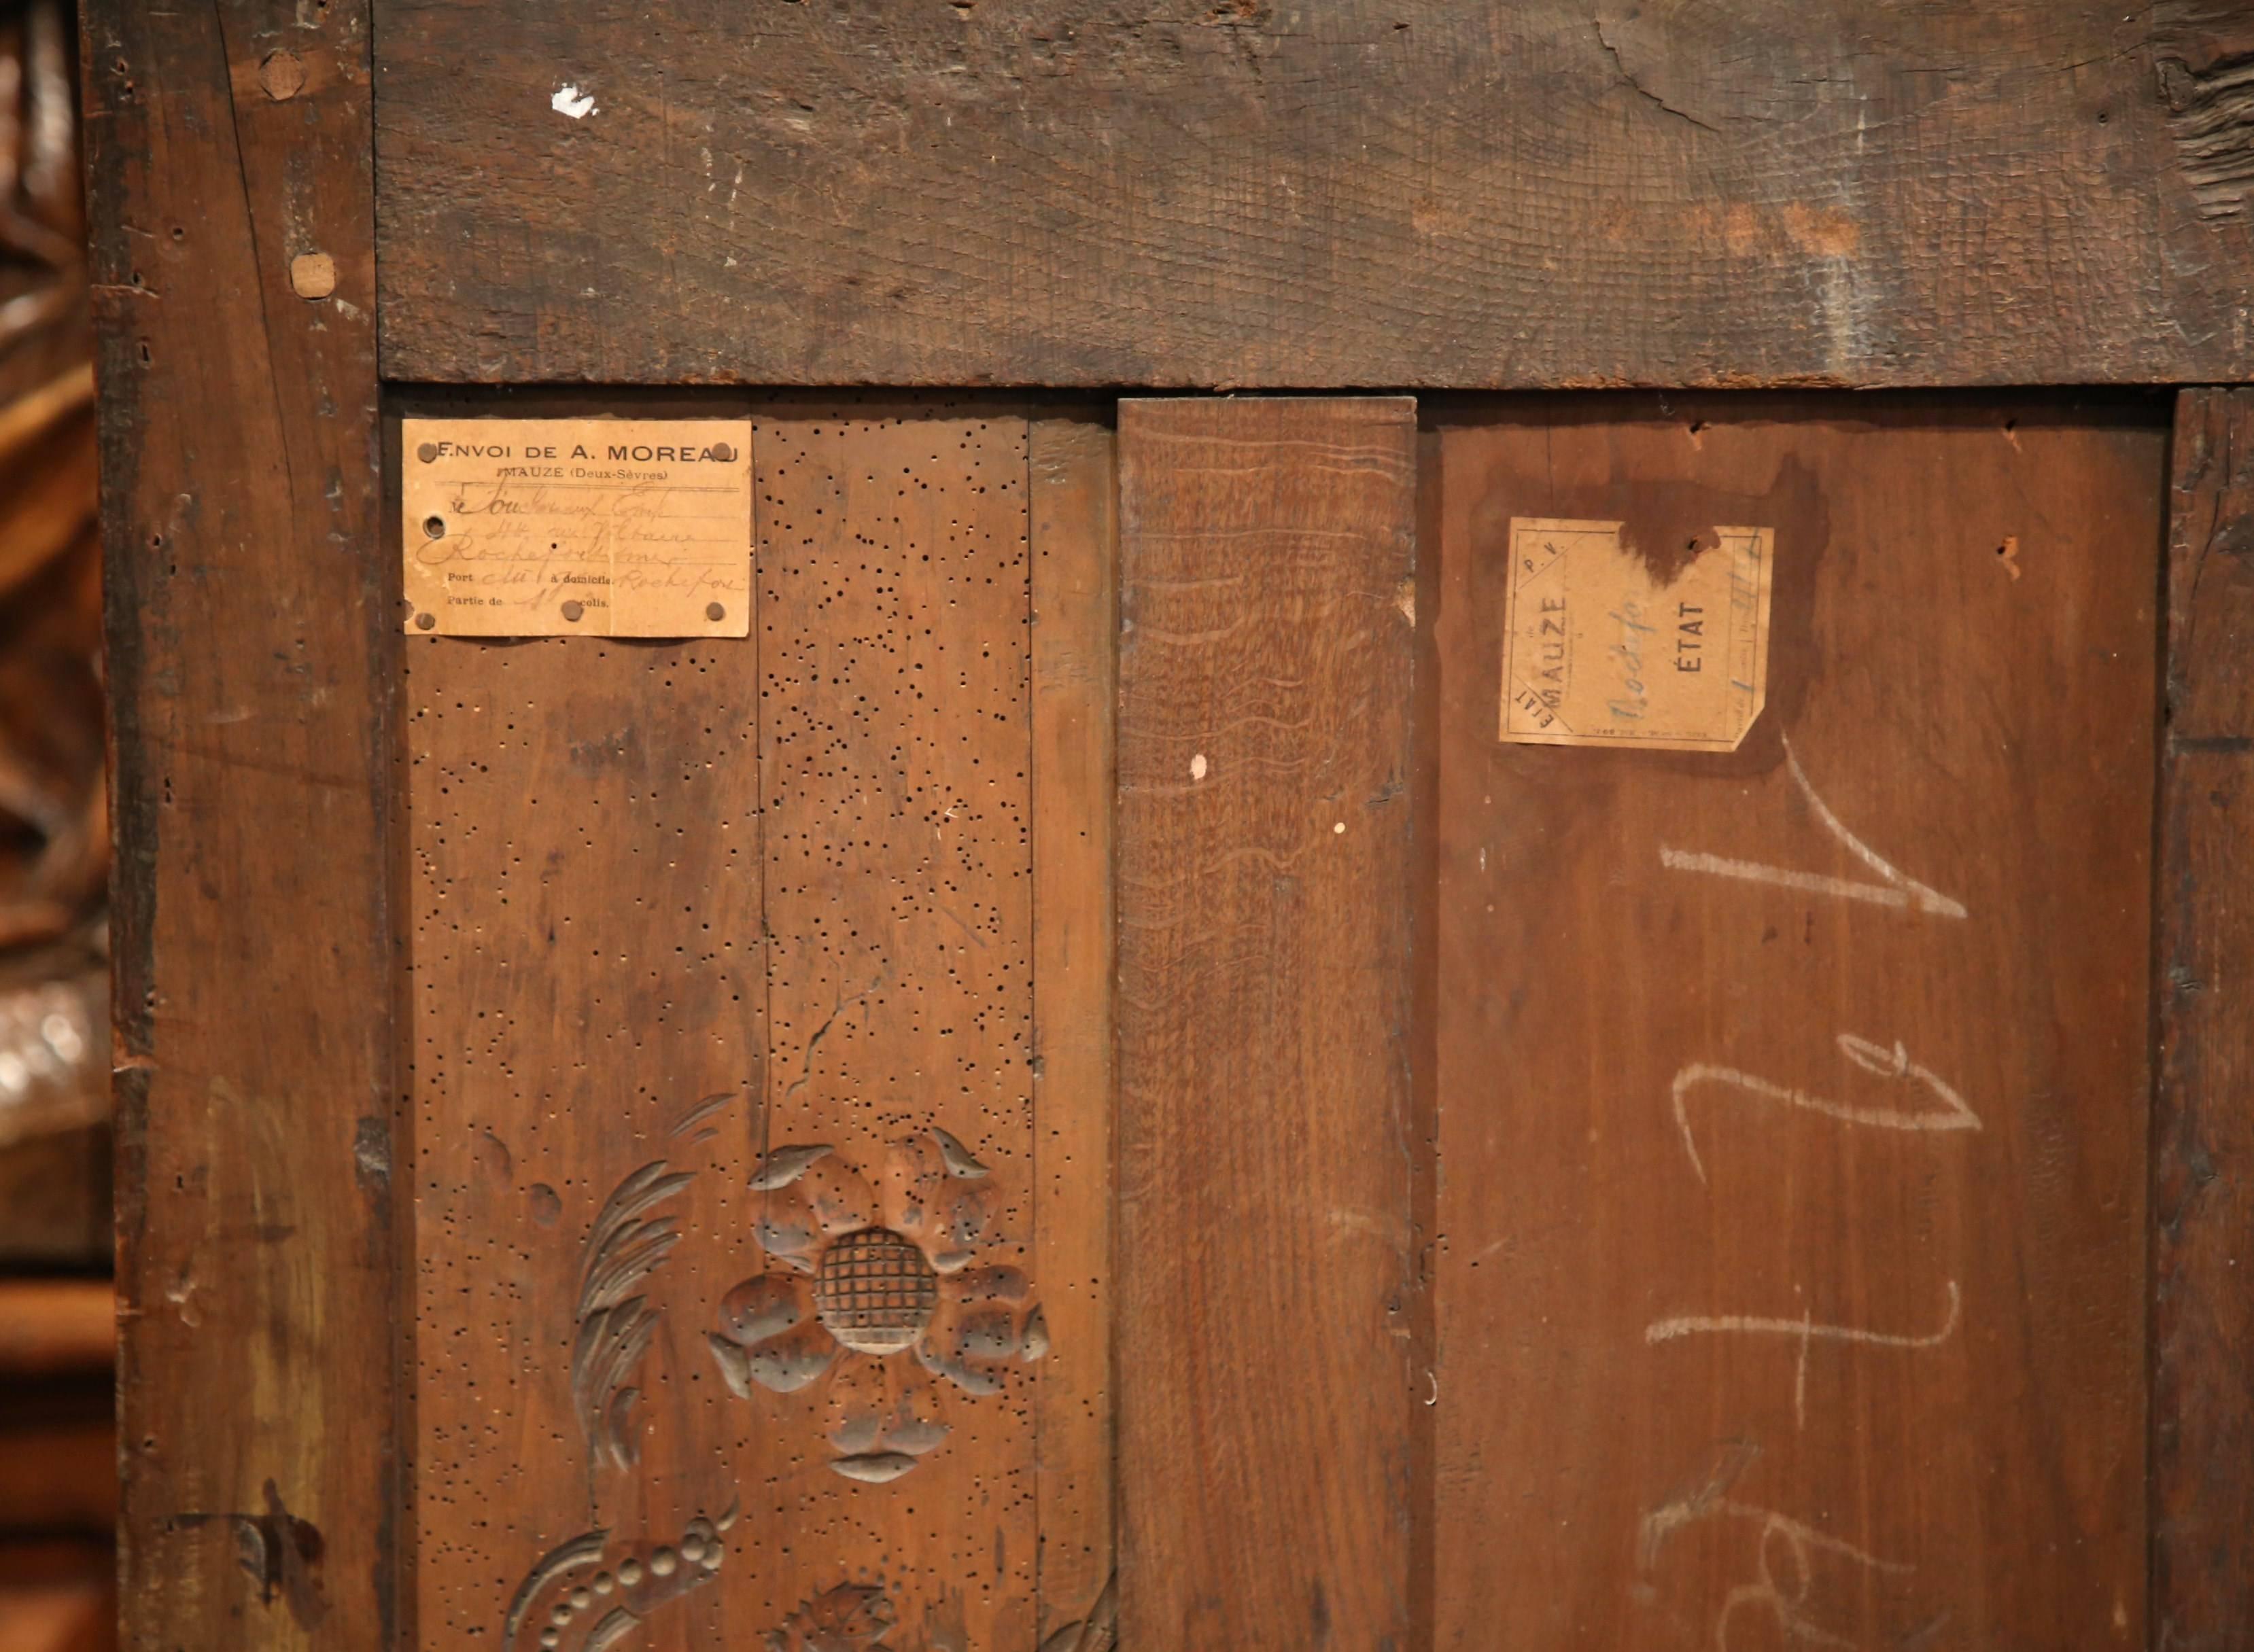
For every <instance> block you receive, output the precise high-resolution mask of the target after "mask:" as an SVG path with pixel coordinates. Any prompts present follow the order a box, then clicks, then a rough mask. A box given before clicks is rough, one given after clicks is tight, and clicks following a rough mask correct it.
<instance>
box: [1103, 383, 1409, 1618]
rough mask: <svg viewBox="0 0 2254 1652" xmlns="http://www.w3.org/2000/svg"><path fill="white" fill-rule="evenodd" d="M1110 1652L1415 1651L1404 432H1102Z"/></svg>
mask: <svg viewBox="0 0 2254 1652" xmlns="http://www.w3.org/2000/svg"><path fill="white" fill-rule="evenodd" d="M1119 494H1120V530H1119V532H1120V552H1119V554H1120V604H1121V621H1120V648H1119V704H1120V720H1119V751H1118V762H1119V800H1118V809H1119V819H1118V833H1119V861H1118V900H1119V914H1120V917H1119V998H1118V1009H1117V1014H1118V1021H1119V1103H1118V1105H1119V1224H1120V1225H1119V1255H1120V1257H1121V1261H1122V1264H1123V1265H1122V1269H1121V1272H1120V1276H1119V1280H1118V1285H1117V1293H1116V1298H1115V1300H1116V1301H1117V1315H1118V1333H1117V1334H1118V1340H1119V1349H1120V1376H1121V1380H1120V1387H1119V1395H1118V1401H1119V1413H1118V1414H1119V1475H1120V1509H1121V1530H1120V1609H1121V1617H1120V1643H1121V1644H1122V1645H1124V1646H1127V1647H1223V1646H1243V1647H1256V1646H1258V1647H1283V1646H1314V1645H1324V1644H1331V1645H1337V1646H1341V1647H1347V1646H1353V1647H1373V1648H1374V1647H1380V1646H1383V1645H1387V1644H1394V1645H1405V1644H1406V1640H1405V1637H1406V1635H1407V1631H1408V1626H1409V1621H1410V1614H1411V1603H1410V1600H1409V1574H1408V1559H1409V1544H1410V1529H1411V1523H1412V1520H1413V1519H1414V1517H1415V1516H1414V1504H1415V1502H1416V1500H1417V1495H1418V1494H1417V1490H1416V1488H1414V1487H1412V1486H1411V1484H1410V1483H1409V1478H1408V1470H1409V1461H1410V1453H1411V1432H1412V1407H1413V1406H1414V1404H1416V1401H1417V1400H1418V1398H1421V1397H1422V1390H1423V1377H1422V1374H1421V1373H1413V1372H1412V1370H1411V1338H1410V1333H1411V1320H1412V1316H1413V1314H1414V1313H1415V1304H1414V1300H1413V1299H1414V1298H1415V1296H1416V1295H1417V1275H1416V1259H1415V1245H1414V1243H1413V1241H1412V1235H1411V1159H1412V1157H1413V1155H1414V1154H1415V1153H1416V1152H1418V1144H1417V1143H1416V1142H1414V1141H1413V1140H1412V1139H1411V1132H1410V1118H1409V1110H1410V1104H1411V1103H1410V1093H1409V1068H1410V1061H1411V1027H1410V1013H1411V997H1410V991H1409V976H1408V966H1409V942H1410V931H1411V916H1410V899H1411V886H1412V879H1411V867H1410V858H1409V851H1410V846H1411V837H1410V803H1409V798H1408V787H1409V783H1410V778H1411V762H1412V754H1411V716H1410V712H1411V702H1410V694H1411V682H1412V667H1413V650H1412V640H1413V631H1414V620H1413V606H1414V570H1415V542H1416V500H1417V489H1416V426H1415V409H1414V407H1413V404H1411V403H1410V402H1407V401H1405V400H1401V399H1397V398H1369V399H1350V398H1349V399H1319V398H1308V399H1299V398H1281V399H1275V400H1255V401H1243V402H1216V401H1210V400H1191V401H1128V402H1123V403H1121V406H1120V412H1119Z"/></svg>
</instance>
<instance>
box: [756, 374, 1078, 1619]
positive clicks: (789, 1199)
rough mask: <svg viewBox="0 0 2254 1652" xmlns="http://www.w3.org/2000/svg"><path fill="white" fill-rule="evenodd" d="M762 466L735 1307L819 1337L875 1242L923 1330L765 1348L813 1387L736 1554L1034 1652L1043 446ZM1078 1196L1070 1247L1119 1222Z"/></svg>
mask: <svg viewBox="0 0 2254 1652" xmlns="http://www.w3.org/2000/svg"><path fill="white" fill-rule="evenodd" d="M753 460H754V465H755V469H756V473H757V480H756V487H755V497H756V500H757V513H758V535H759V569H758V574H759V591H760V613H759V620H758V626H759V637H760V654H761V673H762V676H761V689H760V696H761V697H760V761H761V770H762V774H761V789H762V795H763V799H764V802H763V808H764V811H765V822H766V829H767V838H766V858H767V874H766V881H767V927H768V933H769V935H770V937H771V941H770V965H769V972H768V981H767V993H768V1014H769V1026H770V1029H771V1048H770V1059H769V1065H768V1073H767V1110H766V1117H765V1121H764V1133H763V1136H762V1138H761V1144H760V1145H761V1152H762V1154H763V1156H764V1157H763V1159H762V1163H763V1165H765V1166H767V1173H766V1174H765V1175H763V1176H762V1177H761V1178H760V1179H759V1180H763V1181H765V1182H766V1183H767V1184H769V1186H768V1187H767V1188H766V1189H765V1190H764V1191H763V1192H761V1194H760V1200H759V1202H758V1204H757V1207H756V1215H755V1222H754V1232H755V1234H757V1235H758V1236H760V1240H761V1248H760V1250H759V1251H758V1252H755V1253H753V1257H752V1258H751V1260H750V1263H749V1265H748V1267H747V1269H746V1271H747V1273H749V1275H750V1278H747V1280H746V1285H744V1286H743V1287H742V1289H744V1290H745V1291H746V1292H758V1293H760V1299H761V1300H762V1301H763V1302H764V1301H769V1300H772V1301H774V1302H778V1303H781V1302H789V1301H796V1302H803V1301H804V1300H806V1295H805V1292H806V1291H807V1288H808V1287H807V1286H806V1285H805V1284H803V1283H802V1280H801V1278H800V1275H799V1274H798V1273H797V1272H796V1271H797V1270H802V1269H804V1270H809V1271H812V1272H813V1275H814V1278H813V1282H812V1291H813V1299H814V1300H815V1302H816V1304H817V1305H818V1304H820V1303H822V1302H823V1301H825V1300H827V1299H828V1298H827V1292H829V1290H830V1281H831V1280H832V1278H833V1275H834V1274H835V1271H836V1270H837V1267H838V1265H839V1262H838V1258H839V1257H841V1256H842V1255H843V1254H844V1253H843V1251H842V1250H841V1246H844V1245H845V1244H846V1243H847V1242H851V1241H854V1240H855V1239H856V1236H857V1235H859V1236H869V1235H870V1234H871V1232H872V1230H874V1231H875V1233H876V1234H877V1235H878V1236H879V1237H875V1238H865V1242H866V1243H872V1244H877V1245H880V1246H884V1247H887V1248H888V1250H887V1252H886V1254H887V1255H888V1256H890V1257H892V1258H893V1262H892V1263H891V1264H887V1265H888V1266H892V1267H894V1268H896V1269H897V1273H896V1274H895V1276H894V1277H898V1278H914V1279H916V1280H919V1281H921V1285H922V1286H923V1288H924V1289H925V1290H926V1291H927V1292H928V1307H927V1308H925V1309H921V1310H918V1313H927V1312H928V1315H929V1317H928V1320H919V1319H918V1317H917V1314H910V1315H907V1316H905V1317H904V1318H903V1320H902V1321H901V1341H899V1342H898V1343H897V1344H895V1345H893V1347H892V1348H890V1350H889V1351H887V1349H886V1348H884V1347H881V1346H874V1345H875V1344H878V1343H879V1342H880V1341H881V1339H880V1338H877V1337H873V1336H870V1335H867V1334H864V1333H863V1332H861V1331H855V1332H851V1333H849V1334H846V1335H844V1336H843V1337H842V1338H840V1337H837V1336H833V1335H832V1334H830V1320H828V1319H827V1318H825V1319H824V1320H823V1322H822V1324H821V1325H820V1326H819V1327H802V1330H803V1331H804V1338H803V1340H802V1341H790V1340H788V1338H777V1339H775V1340H774V1341H768V1342H767V1343H764V1344H760V1345H759V1346H757V1347H755V1348H753V1357H755V1358H771V1359H773V1360H774V1361H776V1362H781V1363H786V1364H788V1366H789V1367H790V1369H788V1370H786V1371H784V1372H782V1373H781V1375H782V1376H783V1378H784V1380H785V1385H789V1384H790V1383H795V1379H796V1378H797V1377H798V1376H800V1375H801V1374H803V1375H804V1376H805V1378H806V1380H805V1381H804V1383H803V1385H802V1386H791V1387H790V1391H787V1392H780V1393H778V1392H773V1391H769V1387H768V1386H755V1387H754V1388H753V1390H752V1391H751V1392H750V1394H749V1395H748V1406H747V1416H748V1418H750V1419H751V1423H750V1426H752V1427H753V1429H754V1430H755V1432H753V1437H752V1439H751V1442H750V1449H749V1451H748V1452H747V1453H746V1456H745V1458H744V1461H745V1463H746V1469H745V1473H744V1483H745V1485H746V1490H747V1492H748V1493H749V1494H750V1495H751V1497H752V1499H753V1501H752V1502H750V1503H749V1504H748V1505H747V1507H748V1509H749V1510H750V1512H749V1513H748V1514H747V1516H746V1531H745V1533H744V1539H743V1541H744V1543H745V1544H746V1546H747V1548H749V1549H750V1550H751V1551H753V1552H754V1553H756V1554H757V1556H758V1573H757V1583H758V1593H759V1595H760V1601H761V1605H762V1607H763V1609H765V1610H766V1611H767V1612H768V1613H769V1614H771V1615H770V1617H769V1618H768V1620H767V1621H770V1622H779V1621H781V1616H782V1615H783V1614H789V1613H792V1612H799V1613H802V1614H806V1616H807V1618H808V1620H809V1621H812V1620H813V1619H815V1618H816V1617H817V1616H818V1615H819V1614H820V1613H821V1612H822V1611H823V1610H824V1609H825V1608H824V1607H823V1604H822V1603H823V1602H825V1601H830V1602H835V1601H837V1600H839V1599H840V1597H839V1595H838V1593H837V1592H838V1591H841V1590H851V1589H867V1590H872V1591H875V1592H877V1596H878V1597H880V1598H881V1599H882V1600H883V1601H884V1607H883V1611H884V1613H885V1614H886V1616H887V1617H888V1618H890V1619H891V1620H893V1621H897V1622H898V1623H899V1625H900V1628H899V1630H898V1631H897V1633H896V1635H894V1637H893V1643H894V1644H906V1645H917V1644H928V1645H931V1646H934V1647H937V1646H962V1647H964V1648H984V1647H995V1648H1000V1647H1030V1646H1031V1645H1032V1644H1033V1635H1034V1618H1035V1611H1034V1580H1035V1564H1036V1505H1037V1491H1038V1481H1039V1476H1038V1474H1037V1473H1036V1464H1035V1450H1034V1438H1035V1437H1034V1423H1033V1400H1032V1391H1033V1388H1034V1386H1035V1385H1036V1384H1037V1383H1038V1382H1039V1380H1040V1371H1039V1369H1038V1363H1037V1360H1038V1355H1039V1354H1040V1351H1041V1349H1042V1348H1043V1347H1044V1346H1045V1345H1047V1343H1048V1342H1049V1341H1050V1340H1051V1339H1050V1338H1049V1335H1048V1333H1047V1331H1046V1329H1045V1328H1044V1326H1045V1320H1043V1318H1042V1311H1041V1310H1040V1307H1039V1306H1038V1304H1039V1302H1040V1299H1041V1297H1042V1296H1043V1295H1045V1294H1046V1293H1047V1288H1048V1283H1047V1280H1046V1279H1045V1278H1040V1276H1039V1274H1038V1272H1037V1271H1036V1270H1037V1267H1038V1264H1039V1261H1040V1257H1041V1244H1040V1235H1039V1233H1038V1231H1037V1229H1036V1221H1037V1218H1041V1217H1047V1216H1048V1215H1051V1214H1053V1213H1052V1212H1051V1210H1050V1208H1049V1201H1043V1200H1041V1199H1040V1197H1039V1193H1040V1189H1039V1188H1037V1184H1036V1182H1035V1180H1034V1178H1035V1170H1036V1151H1037V1139H1038V1137H1037V1129H1036V1118H1035V1109H1034V1101H1033V1083H1032V1059H1033V1042H1032V1037H1033V964H1034V963H1035V955H1034V949H1033V899H1034V886H1033V806H1032V799H1031V790H1032V784H1033V780H1032V769H1033V746H1032V725H1031V718H1030V715H1029V711H1028V707H1027V679H1028V673H1027V646H1028V644H1027V627H1028V621H1029V619H1030V608H1031V601H1032V595H1031V587H1030V577H1031V576H1030V570H1029V563H1028V555H1029V553H1028V521H1027V507H1026V466H1027V423H1026V416H1025V415H1024V413H1023V411H1022V410H1021V409H1013V408H1011V407H1008V406H1005V405H1001V404H996V403H985V402H960V403H956V404H949V403H946V402H915V403H908V404H903V405H898V406H887V405H886V404H884V403H882V402H844V403H841V404H836V405H827V406H825V405H823V404H820V403H817V402H802V403H784V404H781V405H778V406H775V407H773V408H770V409H767V410H766V411H765V412H764V413H763V414H762V416H760V419H759V421H758V423H757V425H756V427H755V430H754V434H753ZM802 1165H803V1168H801V1166H802ZM1062 1191H1063V1192H1065V1193H1066V1194H1068V1198H1067V1199H1066V1200H1065V1201H1061V1202H1062V1203H1063V1205H1064V1208H1063V1209H1061V1211H1056V1212H1054V1215H1055V1216H1056V1218H1057V1219H1058V1220H1061V1221H1066V1222H1076V1221H1080V1220H1082V1219H1084V1215H1085V1213H1086V1210H1087V1208H1089V1207H1090V1206H1092V1205H1094V1204H1095V1203H1096V1202H1097V1201H1100V1198H1101V1194H1100V1190H1097V1189H1094V1188H1072V1187H1066V1188H1065V1189H1063V1190H1062ZM903 1247H912V1249H913V1253H914V1254H911V1253H910V1250H907V1249H904V1248H903ZM870 1265H872V1266H874V1265H876V1264H870ZM934 1274H936V1278H934V1277H933V1276H934ZM824 1312H825V1313H826V1310H825V1311H824ZM872 1328H873V1327H872ZM754 1380H755V1382H756V1381H758V1380H759V1379H758V1377H757V1374H756V1372H755V1379H754ZM817 1643H818V1642H817ZM848 1643H849V1644H850V1642H848Z"/></svg>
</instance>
